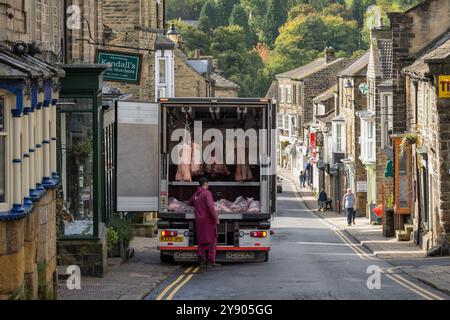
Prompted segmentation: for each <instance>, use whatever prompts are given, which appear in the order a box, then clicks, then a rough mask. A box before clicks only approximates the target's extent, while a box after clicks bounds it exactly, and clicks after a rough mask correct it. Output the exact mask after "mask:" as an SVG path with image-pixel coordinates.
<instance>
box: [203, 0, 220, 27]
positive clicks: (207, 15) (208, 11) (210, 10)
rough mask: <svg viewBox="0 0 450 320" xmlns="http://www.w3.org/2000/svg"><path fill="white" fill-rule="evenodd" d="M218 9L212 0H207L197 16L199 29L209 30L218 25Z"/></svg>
mask: <svg viewBox="0 0 450 320" xmlns="http://www.w3.org/2000/svg"><path fill="white" fill-rule="evenodd" d="M218 15H219V13H218V10H217V7H216V4H215V3H214V1H213V0H208V1H207V2H206V3H205V4H204V6H203V8H202V10H201V12H200V17H199V29H200V30H202V31H204V32H211V31H212V30H213V29H214V28H216V27H218V26H219V25H220V24H219V21H218V18H217V17H218Z"/></svg>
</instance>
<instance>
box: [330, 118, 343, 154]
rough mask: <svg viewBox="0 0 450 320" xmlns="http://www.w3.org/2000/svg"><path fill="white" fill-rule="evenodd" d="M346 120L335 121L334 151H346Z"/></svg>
mask: <svg viewBox="0 0 450 320" xmlns="http://www.w3.org/2000/svg"><path fill="white" fill-rule="evenodd" d="M344 130H345V122H344V121H333V143H334V147H333V152H335V153H344V152H345V132H344Z"/></svg>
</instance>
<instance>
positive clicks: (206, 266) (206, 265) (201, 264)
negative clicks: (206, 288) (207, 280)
mask: <svg viewBox="0 0 450 320" xmlns="http://www.w3.org/2000/svg"><path fill="white" fill-rule="evenodd" d="M200 268H202V269H205V268H208V264H207V263H206V262H201V263H200Z"/></svg>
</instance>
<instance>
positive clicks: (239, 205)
mask: <svg viewBox="0 0 450 320" xmlns="http://www.w3.org/2000/svg"><path fill="white" fill-rule="evenodd" d="M248 205H249V203H248V201H247V200H246V199H245V198H244V197H239V198H237V199H236V201H235V202H234V203H233V205H232V206H231V207H230V209H231V210H232V211H233V212H247V209H248Z"/></svg>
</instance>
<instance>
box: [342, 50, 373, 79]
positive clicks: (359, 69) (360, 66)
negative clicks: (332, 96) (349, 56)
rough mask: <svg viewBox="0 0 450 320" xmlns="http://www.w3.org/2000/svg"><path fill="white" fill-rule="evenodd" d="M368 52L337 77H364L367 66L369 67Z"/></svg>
mask: <svg viewBox="0 0 450 320" xmlns="http://www.w3.org/2000/svg"><path fill="white" fill-rule="evenodd" d="M369 57H370V51H367V52H366V53H364V54H363V55H362V56H361V57H360V58H359V59H357V60H356V61H355V62H353V63H352V64H351V65H350V66H348V67H347V68H345V69H344V70H342V71H341V72H339V73H338V77H356V76H364V77H365V76H366V75H367V66H368V65H369Z"/></svg>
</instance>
